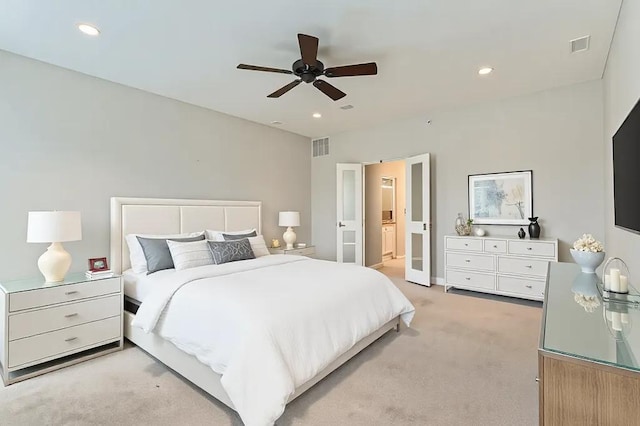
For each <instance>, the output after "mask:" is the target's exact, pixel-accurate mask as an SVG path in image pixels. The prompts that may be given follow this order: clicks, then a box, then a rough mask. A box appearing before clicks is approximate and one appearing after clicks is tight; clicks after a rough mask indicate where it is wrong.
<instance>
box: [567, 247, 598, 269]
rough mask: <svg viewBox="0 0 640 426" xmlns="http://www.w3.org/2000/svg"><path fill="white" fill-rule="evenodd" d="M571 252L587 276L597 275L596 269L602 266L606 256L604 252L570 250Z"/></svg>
mask: <svg viewBox="0 0 640 426" xmlns="http://www.w3.org/2000/svg"><path fill="white" fill-rule="evenodd" d="M569 251H570V252H571V257H573V260H575V261H576V263H577V264H578V265H580V268H581V269H582V272H583V273H585V274H595V273H596V268H597V267H598V266H600V264H601V263H602V261H603V260H604V255H605V254H604V252H603V251H601V252H597V253H594V252H592V251H581V250H575V249H569Z"/></svg>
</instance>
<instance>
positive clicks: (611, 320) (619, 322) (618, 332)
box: [602, 302, 632, 340]
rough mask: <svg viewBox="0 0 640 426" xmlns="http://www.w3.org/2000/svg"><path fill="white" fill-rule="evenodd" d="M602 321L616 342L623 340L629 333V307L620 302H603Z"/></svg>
mask: <svg viewBox="0 0 640 426" xmlns="http://www.w3.org/2000/svg"><path fill="white" fill-rule="evenodd" d="M602 319H603V320H604V323H605V324H606V325H607V329H608V330H609V333H610V334H611V335H612V336H613V337H614V338H615V339H616V340H624V338H626V337H628V336H629V333H630V332H631V326H632V323H631V315H629V305H627V304H625V303H620V302H605V303H604V306H603V309H602Z"/></svg>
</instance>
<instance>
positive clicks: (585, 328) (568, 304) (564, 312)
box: [540, 262, 640, 371]
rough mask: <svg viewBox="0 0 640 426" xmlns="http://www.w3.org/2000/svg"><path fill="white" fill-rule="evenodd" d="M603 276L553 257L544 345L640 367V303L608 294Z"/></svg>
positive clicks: (591, 358) (547, 348)
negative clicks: (613, 298) (603, 289)
mask: <svg viewBox="0 0 640 426" xmlns="http://www.w3.org/2000/svg"><path fill="white" fill-rule="evenodd" d="M599 280H600V276H598V275H595V274H584V273H582V272H581V271H580V267H579V266H578V265H576V264H573V263H553V262H552V263H550V264H549V276H548V284H547V291H546V297H545V306H544V313H543V326H542V335H541V339H540V340H541V342H540V348H541V349H542V350H544V351H548V352H555V353H558V354H562V355H568V356H571V357H576V358H582V359H585V360H588V361H594V362H599V363H603V364H608V365H612V366H615V367H620V368H627V369H631V370H636V371H640V364H639V363H638V360H639V359H640V304H638V303H633V302H632V303H623V302H618V301H609V300H606V299H603V298H602V296H601V294H600V292H599V291H598V288H597V285H598V282H599Z"/></svg>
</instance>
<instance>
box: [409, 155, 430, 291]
mask: <svg viewBox="0 0 640 426" xmlns="http://www.w3.org/2000/svg"><path fill="white" fill-rule="evenodd" d="M406 170H407V184H406V191H407V200H406V201H407V212H408V214H407V225H406V229H405V232H406V236H405V237H406V238H405V244H406V261H405V279H406V280H407V281H411V282H414V283H417V284H422V285H426V286H430V285H431V245H430V243H431V217H430V209H431V201H430V193H429V185H430V182H429V178H430V175H429V173H430V169H429V154H423V155H418V156H416V157H411V158H408V159H407V160H406Z"/></svg>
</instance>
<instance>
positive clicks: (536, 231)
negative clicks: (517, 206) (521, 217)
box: [529, 217, 540, 238]
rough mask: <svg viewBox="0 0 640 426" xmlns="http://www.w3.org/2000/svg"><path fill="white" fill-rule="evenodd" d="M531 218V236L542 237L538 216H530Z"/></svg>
mask: <svg viewBox="0 0 640 426" xmlns="http://www.w3.org/2000/svg"><path fill="white" fill-rule="evenodd" d="M529 220H530V221H531V223H530V224H529V238H540V225H539V224H538V218H537V217H530V218H529Z"/></svg>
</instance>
